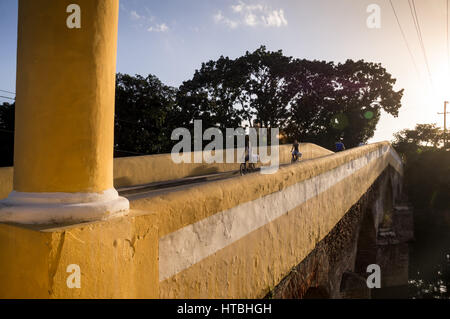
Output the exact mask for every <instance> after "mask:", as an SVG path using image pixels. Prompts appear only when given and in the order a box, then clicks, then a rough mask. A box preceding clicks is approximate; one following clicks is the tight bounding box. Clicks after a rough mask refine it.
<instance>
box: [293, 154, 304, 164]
mask: <svg viewBox="0 0 450 319" xmlns="http://www.w3.org/2000/svg"><path fill="white" fill-rule="evenodd" d="M300 157H302V154H295V153H294V152H292V158H291V164H294V163H297V162H299V161H300Z"/></svg>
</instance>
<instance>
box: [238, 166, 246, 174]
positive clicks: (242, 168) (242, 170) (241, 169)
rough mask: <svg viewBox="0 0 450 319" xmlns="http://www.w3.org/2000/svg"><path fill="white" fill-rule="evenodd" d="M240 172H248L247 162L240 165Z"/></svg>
mask: <svg viewBox="0 0 450 319" xmlns="http://www.w3.org/2000/svg"><path fill="white" fill-rule="evenodd" d="M239 172H240V173H241V176H243V175H245V174H247V165H245V163H242V164H241V166H240V167H239Z"/></svg>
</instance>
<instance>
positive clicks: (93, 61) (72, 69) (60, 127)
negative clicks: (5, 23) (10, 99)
mask: <svg viewBox="0 0 450 319" xmlns="http://www.w3.org/2000/svg"><path fill="white" fill-rule="evenodd" d="M71 3H73V1H70V0H58V1H54V0H33V1H30V0H20V1H19V29H18V49H17V52H18V54H17V99H16V136H15V138H16V139H15V154H14V157H15V170H14V190H16V191H20V192H36V193H39V192H67V193H75V192H100V191H104V190H107V189H110V188H112V187H113V141H114V134H113V130H114V95H115V93H114V91H115V84H114V83H115V71H116V54H117V53H116V51H117V28H118V12H119V11H118V10H119V1H118V0H108V1H92V0H78V1H76V3H77V4H78V5H79V6H80V7H81V29H69V28H68V27H67V26H66V20H67V17H68V16H69V13H67V12H66V8H67V7H68V6H69V5H70V4H71Z"/></svg>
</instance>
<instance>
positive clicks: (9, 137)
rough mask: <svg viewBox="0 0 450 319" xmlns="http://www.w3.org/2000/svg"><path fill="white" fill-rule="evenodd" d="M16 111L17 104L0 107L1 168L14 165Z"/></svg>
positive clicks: (6, 104) (5, 104)
mask: <svg viewBox="0 0 450 319" xmlns="http://www.w3.org/2000/svg"><path fill="white" fill-rule="evenodd" d="M14 109H15V104H9V103H3V104H2V105H0V167H5V166H12V165H13V159H14Z"/></svg>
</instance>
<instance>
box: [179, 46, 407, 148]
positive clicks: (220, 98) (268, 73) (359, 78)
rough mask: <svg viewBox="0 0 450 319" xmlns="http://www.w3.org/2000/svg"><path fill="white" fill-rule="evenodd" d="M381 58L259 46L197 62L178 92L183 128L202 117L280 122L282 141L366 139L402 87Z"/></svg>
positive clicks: (215, 121) (395, 106)
mask: <svg viewBox="0 0 450 319" xmlns="http://www.w3.org/2000/svg"><path fill="white" fill-rule="evenodd" d="M395 82H396V80H395V79H393V78H392V76H391V75H390V74H389V73H388V72H387V71H386V69H384V68H383V67H382V66H381V64H376V63H368V62H364V61H363V60H360V61H352V60H348V61H346V62H345V63H339V64H334V63H332V62H324V61H308V60H300V59H293V58H292V57H286V56H284V55H283V52H282V51H281V50H280V51H276V52H272V51H268V50H267V49H266V47H264V46H261V47H260V48H259V49H257V50H255V51H254V52H252V53H250V52H246V54H245V55H244V56H242V57H239V58H237V59H235V60H232V59H229V58H225V57H220V58H219V59H218V60H217V61H209V62H207V63H204V64H202V67H201V69H200V70H198V71H196V72H195V75H194V77H193V78H192V79H191V80H189V81H186V82H184V83H183V85H182V86H181V87H180V90H179V93H178V95H177V105H178V108H179V112H178V114H180V116H181V120H180V121H178V122H179V123H180V124H183V125H182V126H183V127H188V126H189V125H191V124H192V123H193V121H194V120H195V119H201V120H203V122H204V126H208V127H212V126H214V127H220V128H224V127H239V126H244V125H250V126H252V123H254V122H257V123H258V124H259V125H260V126H262V127H267V128H279V129H280V131H281V133H282V134H283V135H284V136H286V137H287V140H294V139H298V140H301V141H307V142H313V143H317V144H320V145H322V146H325V147H328V148H332V147H334V143H335V141H336V140H337V139H340V138H343V139H344V143H345V144H346V145H347V146H348V147H352V146H356V145H358V144H360V143H361V142H367V140H368V139H370V138H371V137H372V136H373V134H374V131H375V129H376V125H377V123H378V121H379V119H380V116H381V111H382V110H384V111H385V112H387V113H388V114H391V115H393V116H398V110H399V108H400V107H401V98H402V96H403V90H400V91H395V90H394V88H393V87H394V85H395Z"/></svg>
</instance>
